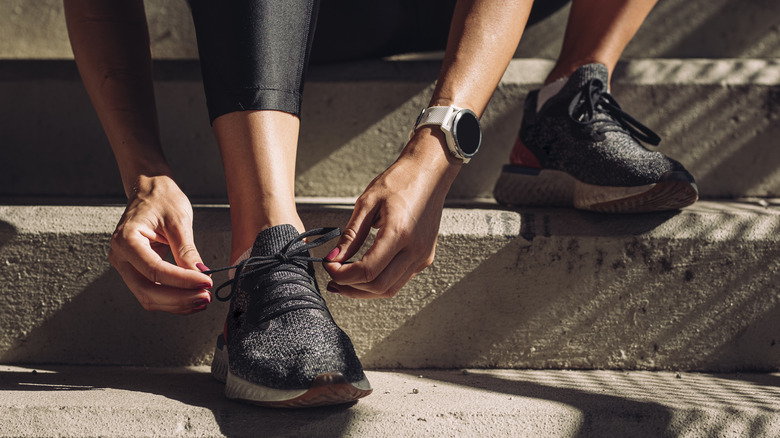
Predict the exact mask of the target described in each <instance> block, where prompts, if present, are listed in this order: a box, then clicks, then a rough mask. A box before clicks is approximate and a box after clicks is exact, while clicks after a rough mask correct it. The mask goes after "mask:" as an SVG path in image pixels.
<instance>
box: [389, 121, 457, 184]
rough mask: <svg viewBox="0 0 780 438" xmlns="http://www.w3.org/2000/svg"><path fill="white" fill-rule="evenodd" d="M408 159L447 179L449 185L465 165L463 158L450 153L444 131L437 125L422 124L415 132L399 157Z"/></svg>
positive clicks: (438, 177)
mask: <svg viewBox="0 0 780 438" xmlns="http://www.w3.org/2000/svg"><path fill="white" fill-rule="evenodd" d="M406 159H408V160H413V161H415V162H416V163H417V164H418V165H419V166H420V167H422V168H424V169H425V170H426V171H427V172H430V173H431V175H432V176H435V177H436V178H437V179H438V180H440V181H445V182H446V183H447V187H449V185H451V184H452V181H454V180H455V177H456V176H457V175H458V172H460V169H461V168H462V167H463V160H461V159H459V158H456V157H454V156H453V155H452V154H451V153H450V151H449V149H448V147H447V140H446V138H445V136H444V133H443V132H442V131H441V129H439V128H437V127H435V126H422V127H420V128H418V129H417V130H416V131H415V132H414V134H413V135H412V137H411V139H410V140H409V142H408V143H407V144H406V147H404V149H403V151H401V156H400V157H399V160H406Z"/></svg>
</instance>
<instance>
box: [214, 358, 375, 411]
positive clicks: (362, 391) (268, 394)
mask: <svg viewBox="0 0 780 438" xmlns="http://www.w3.org/2000/svg"><path fill="white" fill-rule="evenodd" d="M211 375H212V376H213V377H214V378H215V379H217V380H219V381H220V382H223V383H225V396H226V397H227V398H230V399H234V400H241V401H245V402H248V403H252V404H256V405H258V406H265V407H274V408H308V407H315V406H330V405H339V404H344V403H350V402H354V401H357V400H358V399H361V398H363V397H365V396H367V395H369V394H371V392H372V391H373V389H372V388H371V384H370V383H369V381H368V378H365V377H364V378H363V379H362V380H360V381H357V382H349V381H348V380H347V379H346V377H344V375H343V374H341V373H324V374H320V375H318V376H317V377H315V378H314V380H313V381H312V384H311V385H310V386H309V388H308V389H292V390H285V389H276V388H269V387H266V386H263V385H258V384H256V383H252V382H249V381H247V380H245V379H242V378H241V377H238V376H236V375H234V374H233V373H231V372H230V367H229V362H228V353H227V349H226V348H222V349H220V348H219V346H217V348H216V349H215V350H214V360H213V361H212V363H211Z"/></svg>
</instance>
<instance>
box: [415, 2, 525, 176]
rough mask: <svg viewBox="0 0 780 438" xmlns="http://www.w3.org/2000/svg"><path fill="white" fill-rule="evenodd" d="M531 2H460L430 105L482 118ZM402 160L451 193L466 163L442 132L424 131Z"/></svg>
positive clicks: (513, 47)
mask: <svg viewBox="0 0 780 438" xmlns="http://www.w3.org/2000/svg"><path fill="white" fill-rule="evenodd" d="M531 5H532V1H531V0H514V1H505V2H499V1H497V0H459V1H458V3H457V6H456V8H455V14H454V16H453V20H452V26H451V29H450V34H449V39H448V42H447V51H446V54H445V57H444V62H443V64H442V70H441V72H440V74H439V79H438V82H437V84H436V89H435V90H434V93H433V96H432V97H431V101H430V105H431V106H434V105H436V106H448V105H456V106H459V107H462V108H468V109H471V110H472V111H474V112H475V113H476V114H477V115H478V116H481V115H482V113H483V112H484V110H485V107H486V106H487V104H488V102H489V101H490V97H491V96H492V95H493V92H494V91H495V89H496V87H497V86H498V82H499V81H500V80H501V77H502V76H503V74H504V71H505V70H506V67H507V66H508V65H509V61H510V60H511V59H512V56H513V55H514V52H515V49H516V48H517V44H518V42H519V41H520V36H521V35H522V33H523V29H524V28H525V23H526V21H527V19H528V14H529V13H530V11H531ZM402 158H417V159H418V160H419V162H420V163H426V164H425V165H426V167H427V169H428V170H429V171H430V172H431V173H432V176H433V177H434V178H435V180H436V181H438V182H439V185H440V186H441V187H442V188H446V189H447V190H448V189H449V186H450V185H451V184H452V181H453V180H454V179H455V177H456V176H457V174H458V172H459V170H460V168H461V167H462V165H463V164H462V161H461V160H459V159H457V158H454V157H453V156H452V155H451V154H449V152H448V151H447V146H446V143H445V139H444V135H443V134H442V132H441V130H439V129H436V128H430V127H422V128H420V129H418V130H417V132H416V133H415V135H414V137H413V138H412V141H410V142H409V144H408V145H407V147H406V148H405V149H404V152H403V154H402Z"/></svg>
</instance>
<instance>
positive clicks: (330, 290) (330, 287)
mask: <svg viewBox="0 0 780 438" xmlns="http://www.w3.org/2000/svg"><path fill="white" fill-rule="evenodd" d="M325 289H326V290H327V291H328V292H333V293H339V290H338V289H336V288H335V287H333V286H331V285H328V286H327V287H326V288H325Z"/></svg>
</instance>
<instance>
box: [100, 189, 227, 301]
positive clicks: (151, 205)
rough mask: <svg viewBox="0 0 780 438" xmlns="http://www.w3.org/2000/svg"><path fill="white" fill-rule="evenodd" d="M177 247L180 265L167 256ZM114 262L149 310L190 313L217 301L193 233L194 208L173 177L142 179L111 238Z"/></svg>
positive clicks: (111, 253)
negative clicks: (212, 300) (169, 260)
mask: <svg viewBox="0 0 780 438" xmlns="http://www.w3.org/2000/svg"><path fill="white" fill-rule="evenodd" d="M169 248H170V250H171V251H172V253H173V257H174V259H175V260H176V264H177V265H178V266H176V265H173V264H171V263H168V262H166V261H165V260H163V257H164V256H165V255H166V254H167V253H168V250H169ZM108 257H109V261H110V262H111V264H112V265H113V266H114V267H115V268H116V270H117V271H119V274H120V275H121V276H122V279H123V280H124V281H125V283H126V284H127V286H128V287H129V288H130V290H131V291H132V292H133V294H134V295H135V297H136V298H137V299H138V302H140V303H141V306H143V308H144V309H146V310H162V311H165V312H170V313H174V314H178V315H187V314H190V313H194V312H197V311H200V310H204V309H205V308H206V305H207V304H208V303H210V302H211V294H210V293H209V291H207V290H205V289H208V288H210V287H212V286H213V282H212V280H211V278H210V277H209V276H207V275H205V274H202V273H200V271H205V270H207V269H208V268H206V266H205V265H203V263H202V261H201V258H200V255H198V251H197V249H196V248H195V244H194V241H193V236H192V206H191V205H190V202H189V200H188V199H187V197H186V196H185V195H184V193H182V191H181V190H180V189H179V187H178V186H177V185H176V183H175V182H173V180H172V179H171V178H170V177H167V176H156V177H145V176H142V177H140V178H139V179H138V182H137V185H136V186H135V187H134V190H133V193H132V194H131V196H130V198H129V199H128V202H127V208H126V209H125V212H124V214H123V215H122V218H121V219H120V220H119V224H118V225H117V227H116V230H115V231H114V234H113V236H112V237H111V251H110V252H109V256H108Z"/></svg>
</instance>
